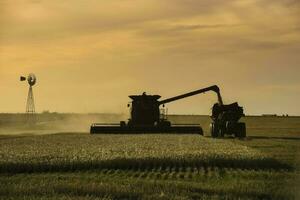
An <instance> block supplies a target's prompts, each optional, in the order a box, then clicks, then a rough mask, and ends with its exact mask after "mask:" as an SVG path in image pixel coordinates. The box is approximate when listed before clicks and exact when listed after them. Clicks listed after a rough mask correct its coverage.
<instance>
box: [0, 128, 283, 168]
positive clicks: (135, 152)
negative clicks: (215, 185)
mask: <svg viewBox="0 0 300 200" xmlns="http://www.w3.org/2000/svg"><path fill="white" fill-rule="evenodd" d="M208 166H212V167H213V166H216V167H227V168H243V169H270V168H285V167H287V166H283V165H282V164H280V163H278V162H277V161H276V160H273V159H271V158H268V157H266V156H264V155H263V154H261V153H260V152H258V151H256V150H254V149H252V148H249V147H246V146H242V145H238V144H233V143H232V142H230V141H229V140H215V139H210V138H205V137H201V136H197V135H95V136H90V135H85V134H64V135H46V136H28V137H23V138H11V139H5V141H4V140H0V171H1V172H24V171H29V172H35V171H72V170H90V169H105V168H108V169H140V170H147V169H153V168H163V169H165V168H167V167H175V168H181V167H182V168H189V167H192V168H194V167H196V168H199V167H208Z"/></svg>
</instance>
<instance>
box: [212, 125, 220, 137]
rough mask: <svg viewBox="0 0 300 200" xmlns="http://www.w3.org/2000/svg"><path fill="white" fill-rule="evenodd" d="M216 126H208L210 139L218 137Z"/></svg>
mask: <svg viewBox="0 0 300 200" xmlns="http://www.w3.org/2000/svg"><path fill="white" fill-rule="evenodd" d="M218 132H219V131H218V126H217V124H216V123H211V124H210V134H211V137H212V138H217V137H218Z"/></svg>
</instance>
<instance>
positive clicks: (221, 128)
mask: <svg viewBox="0 0 300 200" xmlns="http://www.w3.org/2000/svg"><path fill="white" fill-rule="evenodd" d="M225 134H226V127H224V126H219V130H218V137H220V138H223V137H224V136H225Z"/></svg>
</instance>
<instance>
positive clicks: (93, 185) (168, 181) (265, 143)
mask: <svg viewBox="0 0 300 200" xmlns="http://www.w3.org/2000/svg"><path fill="white" fill-rule="evenodd" d="M282 119H283V121H282V126H280V121H279V122H278V121H277V122H276V126H275V125H274V126H275V127H276V128H278V129H276V130H277V131H275V132H274V131H273V128H272V127H273V126H272V125H270V124H272V123H273V122H272V120H266V119H262V118H257V122H262V121H264V123H265V125H266V126H265V127H267V128H264V130H265V131H266V133H265V134H262V132H261V131H262V129H263V127H264V126H263V124H261V123H257V125H256V126H255V123H254V122H255V120H254V118H251V119H246V120H248V121H249V126H250V127H249V130H248V136H249V137H248V138H247V139H245V140H238V139H233V138H225V139H211V138H209V137H202V136H198V135H88V134H79V133H77V134H75V133H68V134H66V133H65V134H52V135H25V136H24V135H14V136H1V137H0V199H298V198H299V197H300V195H299V192H298V188H299V186H300V173H299V166H300V163H299V160H300V159H298V158H299V155H300V152H299V143H300V133H299V131H300V129H299V128H298V127H299V124H300V123H299V121H298V122H297V120H296V121H295V118H291V121H290V123H289V121H288V120H286V118H282ZM287 119H288V118H287ZM251 120H252V121H251ZM276 120H278V118H276ZM298 120H299V119H298ZM268 123H270V124H268ZM268 127H269V129H268ZM280 127H285V128H284V129H283V128H280ZM286 130H289V131H288V132H287V131H286Z"/></svg>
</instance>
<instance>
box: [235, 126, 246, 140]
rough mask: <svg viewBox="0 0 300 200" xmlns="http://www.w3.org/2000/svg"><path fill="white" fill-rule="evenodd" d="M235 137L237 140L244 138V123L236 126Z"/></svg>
mask: <svg viewBox="0 0 300 200" xmlns="http://www.w3.org/2000/svg"><path fill="white" fill-rule="evenodd" d="M235 137H238V138H245V137H246V124H245V123H243V122H239V123H237V124H236V128H235Z"/></svg>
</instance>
